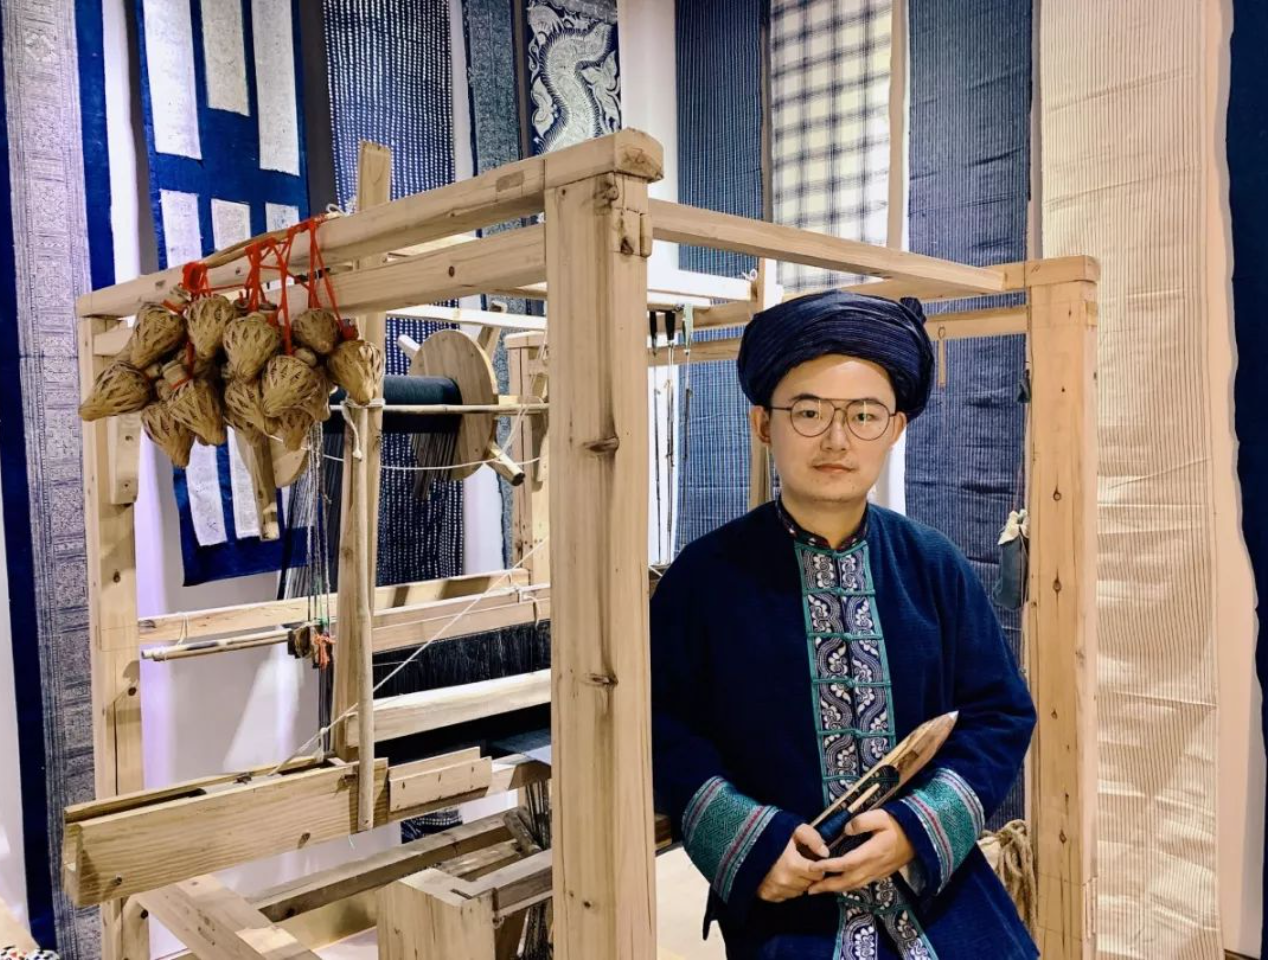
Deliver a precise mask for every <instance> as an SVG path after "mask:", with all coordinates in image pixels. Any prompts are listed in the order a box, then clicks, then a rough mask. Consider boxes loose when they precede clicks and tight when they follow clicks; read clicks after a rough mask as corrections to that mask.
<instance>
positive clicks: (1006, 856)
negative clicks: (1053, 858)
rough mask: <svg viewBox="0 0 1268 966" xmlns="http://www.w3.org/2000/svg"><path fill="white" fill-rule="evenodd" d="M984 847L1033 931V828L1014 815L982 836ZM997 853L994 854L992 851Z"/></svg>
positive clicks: (1034, 889)
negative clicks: (1031, 838)
mask: <svg viewBox="0 0 1268 966" xmlns="http://www.w3.org/2000/svg"><path fill="white" fill-rule="evenodd" d="M982 845H983V851H984V852H986V854H987V858H988V859H991V867H992V868H993V869H994V870H995V874H996V875H998V876H999V879H1000V881H1001V882H1003V883H1004V888H1005V889H1006V890H1007V892H1008V894H1009V896H1010V897H1011V898H1012V900H1013V904H1014V905H1015V906H1016V907H1017V913H1018V915H1020V916H1021V920H1022V922H1024V923H1025V924H1026V928H1027V929H1028V930H1030V932H1031V934H1032V935H1033V934H1034V931H1035V914H1036V912H1037V911H1038V906H1037V904H1036V902H1035V891H1036V884H1035V855H1034V851H1033V849H1032V848H1031V845H1030V830H1029V828H1028V827H1027V825H1026V823H1025V822H1024V821H1023V820H1021V819H1014V820H1013V821H1011V822H1009V823H1008V824H1007V825H1005V826H1004V827H1003V828H1002V829H1000V830H999V831H998V832H994V833H991V834H988V835H985V836H983V837H982ZM992 851H994V852H995V856H994V857H993V858H992V857H991V852H992Z"/></svg>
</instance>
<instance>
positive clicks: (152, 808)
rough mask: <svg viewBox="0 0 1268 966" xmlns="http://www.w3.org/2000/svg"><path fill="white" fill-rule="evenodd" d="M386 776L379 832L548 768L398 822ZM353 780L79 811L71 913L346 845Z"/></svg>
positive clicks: (147, 795)
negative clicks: (325, 845) (316, 848)
mask: <svg viewBox="0 0 1268 966" xmlns="http://www.w3.org/2000/svg"><path fill="white" fill-rule="evenodd" d="M443 757H445V756H442V759H443ZM408 767H411V768H413V767H417V766H416V765H413V766H408ZM388 774H389V771H388V768H387V766H386V762H383V761H380V762H378V763H377V765H376V768H375V775H376V779H375V781H376V787H377V788H378V789H379V797H378V800H377V801H376V808H375V821H376V824H378V825H382V824H384V823H385V822H388V821H390V820H393V819H395V818H401V817H408V816H409V815H411V814H424V813H426V812H428V811H433V810H435V809H436V808H441V807H448V806H449V805H453V804H457V803H460V802H462V801H471V800H473V799H476V798H483V797H486V796H488V795H497V794H501V793H504V792H508V791H512V790H514V789H517V788H521V787H523V786H524V785H527V784H530V783H532V782H539V781H544V780H546V779H548V778H549V775H550V768H549V767H548V766H546V765H543V764H542V763H540V762H537V761H533V760H532V759H530V758H528V757H526V756H524V755H509V756H507V757H505V758H500V759H498V760H497V761H495V762H494V763H493V768H492V774H491V776H490V778H489V784H488V786H487V787H486V788H479V789H476V790H475V791H472V792H470V793H468V794H466V795H457V796H454V797H452V798H446V799H443V800H442V801H440V802H437V803H433V804H432V805H430V806H428V805H423V806H418V807H416V808H413V809H403V810H397V811H395V812H393V811H392V809H391V807H390V803H389V800H388V782H387V776H388ZM355 776H356V766H354V765H345V764H342V763H339V764H336V763H334V762H333V761H328V762H327V763H325V764H322V765H317V766H314V765H311V764H310V765H309V766H308V767H306V768H304V769H302V770H300V771H296V772H293V773H290V774H283V775H281V776H277V777H271V778H270V777H259V776H256V777H248V776H245V775H244V776H240V778H239V780H236V781H235V780H234V779H233V777H232V776H228V778H227V780H222V781H219V782H216V783H213V784H210V785H207V786H201V787H199V786H187V785H181V786H176V787H175V789H167V790H163V789H155V790H151V791H146V792H141V793H138V794H137V795H135V796H131V797H132V798H133V799H135V802H136V804H135V805H133V804H130V803H129V801H128V797H122V798H119V799H116V800H114V801H113V802H112V803H110V806H109V809H108V810H107V809H105V808H103V807H102V803H100V802H96V803H88V804H86V805H83V806H78V808H79V809H81V810H82V811H81V812H80V813H79V814H86V815H90V816H91V817H89V818H83V819H80V820H78V821H68V822H67V823H66V825H65V828H64V832H63V857H62V864H63V870H62V871H63V881H64V886H65V889H66V892H67V894H68V895H69V896H70V897H71V899H72V901H74V902H75V903H76V904H77V905H81V906H83V905H92V904H94V903H98V902H101V901H103V900H105V899H118V898H123V897H126V896H130V895H135V894H136V893H138V892H145V891H148V890H150V889H157V888H160V887H162V886H165V885H171V884H172V883H173V882H179V881H181V880H182V879H187V878H190V877H191V876H198V875H203V874H206V873H210V872H216V871H219V870H220V869H225V868H229V867H231V866H234V865H239V864H241V863H243V862H248V861H250V860H252V859H257V858H262V857H264V856H268V855H278V854H281V853H283V852H290V851H294V850H296V849H303V848H307V847H309V846H310V845H313V844H316V843H317V842H325V841H329V840H331V839H336V838H343V837H344V836H347V835H351V834H353V833H354V832H355V831H356V799H355V784H356V782H355ZM165 793H170V795H172V796H175V797H169V795H168V794H165ZM156 799H157V800H156ZM190 829H197V834H196V835H194V834H191V832H190Z"/></svg>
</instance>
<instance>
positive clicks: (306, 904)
mask: <svg viewBox="0 0 1268 966" xmlns="http://www.w3.org/2000/svg"><path fill="white" fill-rule="evenodd" d="M510 839H511V835H510V833H509V832H508V831H507V829H506V825H505V823H504V822H503V821H502V816H501V815H490V816H486V817H485V818H478V819H475V820H474V821H471V822H465V823H463V824H462V825H459V826H458V827H457V828H452V829H444V830H443V831H439V832H433V833H431V834H430V835H427V836H426V837H425V838H421V839H418V840H417V841H414V842H407V843H405V844H404V845H397V846H394V847H392V848H390V849H387V850H385V851H383V852H379V853H377V854H375V855H372V856H368V857H367V858H364V859H357V860H356V861H355V862H348V863H345V864H343V865H340V866H337V867H336V868H333V869H327V870H325V871H324V872H315V873H313V874H312V875H309V876H305V877H304V878H302V879H297V880H295V881H293V882H288V883H287V884H285V885H283V886H279V887H278V888H276V889H272V890H269V891H268V892H265V893H261V894H259V895H256V896H253V897H252V898H251V904H252V905H253V906H255V908H257V909H259V910H260V912H262V913H263V914H264V915H265V916H267V917H268V919H269V920H270V921H272V922H281V921H283V920H285V919H290V918H292V917H294V916H299V915H302V914H303V913H306V912H309V911H311V910H313V909H319V908H321V907H322V906H326V905H330V904H331V903H333V902H337V901H339V900H341V899H346V898H348V897H350V896H355V895H358V894H360V893H363V892H369V891H372V890H376V889H379V888H382V887H383V886H385V885H387V884H388V883H389V882H395V881H396V880H397V879H402V878H404V877H405V876H407V875H410V874H412V873H414V872H418V871H420V870H421V869H425V868H428V867H430V866H433V865H435V864H437V863H438V862H443V861H445V860H446V859H452V858H456V857H458V856H459V855H465V854H467V853H468V852H474V851H477V850H479V849H484V848H488V847H489V846H491V845H496V844H498V843H499V842H506V841H510Z"/></svg>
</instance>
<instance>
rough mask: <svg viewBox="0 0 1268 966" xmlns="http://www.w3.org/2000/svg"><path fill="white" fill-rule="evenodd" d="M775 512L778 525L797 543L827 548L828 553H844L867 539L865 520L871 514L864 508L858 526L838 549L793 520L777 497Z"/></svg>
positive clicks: (781, 500) (822, 548) (816, 547)
mask: <svg viewBox="0 0 1268 966" xmlns="http://www.w3.org/2000/svg"><path fill="white" fill-rule="evenodd" d="M775 512H776V513H777V514H778V515H779V523H780V525H781V526H782V527H783V528H784V529H785V530H787V531H788V534H789V535H790V536H791V537H792V538H793V539H794V540H796V541H798V542H799V543H804V544H807V545H808V546H811V547H814V548H815V549H816V550H827V551H828V552H830V553H845V552H847V551H849V550H853V549H854V548H855V547H856V546H857V545H858V544H860V543H862V542H863V541H864V540H866V539H867V521H868V518H869V517H870V516H871V512H870V510H869V509H864V511H863V521H862V522H861V523H860V524H859V528H858V529H857V530H855V531H854V533H853V534H851V535H850V537H849V539H848V540H846V541H845V543H844V544H842V546H841V549H840V550H838V549H837V548H836V547H834V546H832V544H830V543H828V541H827V540H826V539H824V538H823V537H821V536H819V534H817V533H811V532H810V531H809V530H807V529H805V528H804V527H803V526H802V525H801V524H800V523H798V522H797V521H796V520H794V519H793V517H792V514H791V513H789V512H788V510H787V508H786V507H785V506H784V501H783V499H782V498H778V497H777V498H776V499H775Z"/></svg>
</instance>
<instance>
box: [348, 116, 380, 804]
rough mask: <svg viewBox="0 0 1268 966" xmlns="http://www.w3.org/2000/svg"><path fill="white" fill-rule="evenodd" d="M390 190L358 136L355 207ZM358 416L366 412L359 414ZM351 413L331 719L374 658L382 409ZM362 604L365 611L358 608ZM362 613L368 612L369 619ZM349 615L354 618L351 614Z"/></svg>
mask: <svg viewBox="0 0 1268 966" xmlns="http://www.w3.org/2000/svg"><path fill="white" fill-rule="evenodd" d="M391 190H392V153H391V151H390V150H389V149H388V148H385V147H383V146H382V145H379V144H371V143H369V142H365V141H363V142H362V143H361V152H360V155H359V157H358V162H357V210H358V211H364V210H366V209H367V208H370V207H373V206H375V205H381V204H385V203H386V202H387V201H389V200H390V198H391ZM384 260H385V259H384V256H382V255H376V256H373V257H370V258H365V259H362V260H361V261H359V262H358V263H357V268H359V269H360V268H369V267H371V266H373V265H377V264H380V263H382V262H383V261H384ZM386 319H387V316H385V315H384V314H383V313H381V312H379V313H373V314H370V315H366V316H362V317H361V318H360V319H358V320H357V324H358V329H359V330H360V334H361V337H362V338H364V339H365V340H366V341H367V342H373V343H374V344H375V345H377V346H378V347H379V348H380V349H383V350H384V351H386V349H387V346H386V345H385V342H386V331H387V329H386ZM363 416H364V417H366V418H364V419H363V418H361V417H363ZM353 418H355V419H357V431H358V432H357V433H356V434H355V435H354V434H352V433H345V434H344V446H343V492H342V495H341V500H340V505H341V507H342V515H341V517H340V520H341V521H342V523H341V526H340V534H339V590H338V608H339V613H340V614H344V615H347V617H345V619H344V620H342V621H340V622H339V627H338V632H337V634H336V640H337V641H338V644H337V648H338V649H337V652H336V657H335V684H334V696H335V700H334V718H335V719H336V720H337V719H338V718H340V717H342V716H343V714H344V713H345V712H346V711H347V710H348V709H349V708H351V707H352V706H353V705H354V704H358V703H361V701H362V699H363V698H364V694H363V689H362V686H361V677H362V667H363V665H367V664H368V665H370V666H372V664H373V658H372V657H370V656H369V653H368V652H369V650H370V648H371V643H370V633H369V629H368V626H367V620H368V622H369V623H372V622H373V619H374V601H373V594H374V589H375V585H376V583H377V581H378V559H379V555H378V551H379V525H378V524H379V464H380V459H381V456H382V443H383V411H382V410H381V409H372V410H369V411H368V412H366V411H362V412H359V413H356V414H355V415H354V417H353ZM356 441H359V442H360V444H361V450H362V454H363V456H364V465H363V466H361V467H358V466H357V465H356V464H357V462H358V461H357V460H355V459H354V458H353V455H352V454H353V449H354V445H353V444H354V442H356ZM362 471H364V472H363V473H362ZM357 478H359V479H361V480H364V481H365V482H364V489H363V490H362V495H363V500H364V504H365V506H364V515H362V512H361V509H360V508H359V507H357V506H356V505H355V504H354V503H353V502H352V501H351V495H352V492H353V491H354V490H356V489H357V487H356V485H355V482H354V480H355V479H357ZM362 520H364V524H363V523H362V522H361V521H362ZM363 525H364V526H365V527H366V533H365V534H364V535H363V537H364V542H363V543H362V545H361V546H362V548H363V549H362V553H361V554H360V555H359V557H360V560H359V562H351V561H350V558H351V557H352V556H353V554H354V550H353V545H354V543H356V541H357V540H358V539H359V538H358V537H357V535H356V533H355V530H356V529H357V528H358V527H361V526H363ZM363 572H364V573H368V583H367V581H366V580H361V579H358V577H359V575H360V574H361V573H363ZM363 583H366V584H367V588H366V590H364V591H363V590H362V589H361V587H362V584H363ZM363 595H369V596H368V597H367V599H366V600H364V601H362V600H361V597H362V596H363ZM363 605H364V609H365V613H363ZM366 614H368V619H367V618H366ZM351 618H355V620H354V619H351ZM362 643H364V652H365V653H363V648H362ZM370 690H371V692H372V691H373V685H371V686H370ZM368 710H369V709H367V711H368ZM369 717H370V715H369V714H364V715H359V716H358V718H359V720H360V721H362V722H363V725H364V723H365V722H366V719H367V718H369ZM368 727H369V728H370V729H371V734H373V730H372V729H373V723H372V722H370V723H369V724H368ZM347 735H348V729H347V728H346V727H343V726H339V727H337V728H336V729H335V735H334V738H335V741H334V745H335V748H336V750H337V751H338V753H339V756H340V757H341V758H351V750H352V746H351V743H350V742H349V741H348V737H347ZM368 745H369V747H368V748H367V743H365V742H363V743H362V756H363V757H365V756H368V757H369V759H370V760H373V758H374V748H373V742H369V743H368ZM366 794H367V791H366V788H365V782H364V781H363V782H362V789H361V799H362V803H363V804H364V797H365V795H366ZM363 817H364V815H363Z"/></svg>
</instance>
